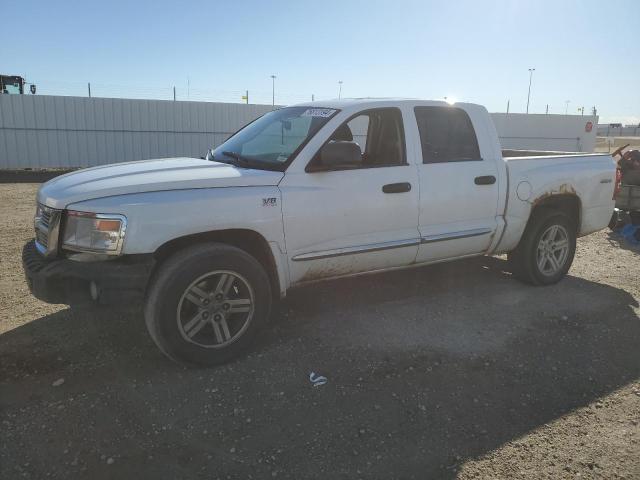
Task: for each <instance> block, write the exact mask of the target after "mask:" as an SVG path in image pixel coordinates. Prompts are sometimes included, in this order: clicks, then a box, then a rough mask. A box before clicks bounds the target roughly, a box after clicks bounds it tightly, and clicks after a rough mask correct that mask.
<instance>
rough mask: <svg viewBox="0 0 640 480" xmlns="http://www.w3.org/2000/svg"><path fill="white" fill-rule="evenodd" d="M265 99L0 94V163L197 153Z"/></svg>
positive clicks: (63, 164)
mask: <svg viewBox="0 0 640 480" xmlns="http://www.w3.org/2000/svg"><path fill="white" fill-rule="evenodd" d="M271 109H272V107H271V106H270V105H243V104H233V103H208V102H174V101H164V100H130V99H113V98H82V97H57V96H47V95H0V168H5V169H6V168H46V167H56V168H72V167H88V166H94V165H103V164H107V163H114V162H125V161H131V160H141V159H148V158H161V157H174V156H191V157H199V156H202V155H204V154H205V153H206V151H207V148H209V147H211V146H217V145H219V144H220V143H222V142H223V141H224V140H225V139H226V138H227V137H228V136H229V135H230V134H232V133H233V132H235V131H236V130H238V129H239V128H240V127H242V126H243V125H245V124H247V123H248V122H250V121H251V120H253V119H255V118H256V117H258V116H260V115H262V114H263V113H266V112H268V111H270V110H271Z"/></svg>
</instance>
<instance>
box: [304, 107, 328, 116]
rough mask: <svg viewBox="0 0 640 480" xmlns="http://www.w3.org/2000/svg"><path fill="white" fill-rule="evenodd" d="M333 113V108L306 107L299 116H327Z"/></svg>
mask: <svg viewBox="0 0 640 480" xmlns="http://www.w3.org/2000/svg"><path fill="white" fill-rule="evenodd" d="M334 113H335V110H334V109H333V108H307V109H306V110H305V111H304V112H303V113H302V115H300V116H301V117H321V118H329V117H330V116H331V115H333V114H334Z"/></svg>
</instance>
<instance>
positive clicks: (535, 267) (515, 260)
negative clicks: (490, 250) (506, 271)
mask: <svg viewBox="0 0 640 480" xmlns="http://www.w3.org/2000/svg"><path fill="white" fill-rule="evenodd" d="M552 227H556V232H558V233H556V236H555V237H554V240H551V239H550V237H549V235H552V234H553V231H554V230H551V229H552ZM576 230H577V229H576V225H575V223H574V222H573V221H572V220H571V219H570V218H569V217H568V216H567V215H565V214H564V213H562V212H558V211H557V210H547V209H545V210H541V211H539V212H536V213H535V216H534V217H533V218H532V219H531V221H530V222H529V224H528V225H527V227H526V228H525V231H524V233H523V235H522V239H521V240H520V243H519V244H518V247H517V248H516V249H515V250H514V251H513V252H510V253H509V255H508V258H509V263H510V264H511V270H512V272H513V275H514V276H515V277H516V278H518V279H519V280H521V281H523V282H525V283H529V284H531V285H552V284H554V283H557V282H559V281H560V280H561V279H562V278H563V277H564V276H565V275H566V274H567V272H568V271H569V268H571V264H572V263H573V257H574V255H575V253H576ZM543 236H544V238H543ZM562 236H565V237H566V243H567V248H566V251H564V250H563V251H561V249H560V245H561V244H562V243H561V239H562ZM541 242H542V243H541ZM539 247H540V248H541V249H542V251H541V252H539ZM554 248H558V250H553V249H554ZM539 255H540V256H539ZM549 255H553V258H554V259H555V263H554V262H552V259H551V258H550V257H549ZM543 257H546V259H544V258H543ZM539 260H540V261H542V262H543V265H542V267H541V266H540V264H539Z"/></svg>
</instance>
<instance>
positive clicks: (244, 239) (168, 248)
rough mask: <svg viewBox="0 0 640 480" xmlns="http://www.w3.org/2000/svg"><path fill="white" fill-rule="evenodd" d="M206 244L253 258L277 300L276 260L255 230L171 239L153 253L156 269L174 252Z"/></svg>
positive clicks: (279, 287) (279, 291)
mask: <svg viewBox="0 0 640 480" xmlns="http://www.w3.org/2000/svg"><path fill="white" fill-rule="evenodd" d="M207 242H217V243H223V244H225V245H229V246H232V247H236V248H239V249H240V250H243V251H245V252H246V253H248V254H249V255H251V256H252V257H254V258H255V259H256V260H257V261H258V262H259V263H260V264H261V265H262V266H263V268H264V269H265V271H266V272H267V275H268V277H269V281H270V283H271V291H272V293H273V296H274V298H279V297H280V296H281V295H282V293H283V288H282V280H283V279H282V278H281V274H280V273H279V271H280V270H279V269H278V263H277V260H276V258H275V256H274V254H273V251H272V249H271V246H270V245H269V242H268V241H267V239H266V238H265V237H264V236H262V235H261V234H260V233H258V232H256V231H255V230H250V229H239V228H234V229H226V230H214V231H209V232H202V233H195V234H191V235H185V236H182V237H177V238H174V239H171V240H169V241H167V242H165V243H164V244H162V245H161V246H160V247H158V248H157V249H156V251H155V252H154V253H153V257H154V260H155V262H156V268H157V266H159V265H161V264H162V263H163V262H164V260H166V259H167V258H169V257H170V256H171V255H173V254H175V253H176V252H179V251H180V250H184V249H185V248H188V247H191V246H193V245H197V244H201V243H207ZM152 274H153V273H152Z"/></svg>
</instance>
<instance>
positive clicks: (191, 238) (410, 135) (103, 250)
mask: <svg viewBox="0 0 640 480" xmlns="http://www.w3.org/2000/svg"><path fill="white" fill-rule="evenodd" d="M527 153H528V154H530V153H532V152H527ZM533 153H535V152H533ZM614 180H615V165H614V162H613V160H612V159H611V157H610V156H609V155H593V154H584V155H574V154H560V155H558V154H555V155H552V156H549V155H547V156H544V155H529V156H520V157H514V158H503V155H502V151H501V148H500V143H499V141H498V137H497V135H496V130H495V128H494V125H493V123H492V121H491V118H490V116H489V114H488V113H487V111H486V109H485V108H484V107H482V106H478V105H473V104H467V103H457V104H454V105H449V104H447V103H444V102H438V101H420V100H397V99H381V100H378V99H356V100H341V101H331V102H321V103H318V102H315V103H308V104H302V105H297V106H292V107H286V108H281V109H278V110H274V111H272V112H270V113H267V114H266V115H264V116H262V117H260V118H258V119H257V120H255V121H253V122H252V123H250V124H249V125H247V126H245V127H244V128H242V129H241V130H240V131H238V132H237V133H236V134H234V135H233V136H231V137H230V138H229V139H228V140H227V141H225V142H224V143H223V144H222V145H220V146H219V147H217V148H215V149H213V150H210V151H209V152H208V153H207V155H206V158H202V159H196V158H173V159H160V160H145V161H140V162H131V163H119V164H114V165H108V166H101V167H96V168H89V169H86V170H80V171H77V172H74V173H70V174H67V175H63V176H60V177H57V178H55V179H53V180H51V181H49V182H47V183H45V184H44V185H42V187H41V188H40V190H39V192H38V195H37V212H36V217H35V231H36V236H35V241H32V242H30V243H28V244H27V245H25V248H24V250H23V264H24V268H25V273H26V277H27V280H28V282H29V285H30V288H31V290H32V292H33V294H34V295H35V296H36V297H38V298H40V299H42V300H44V301H46V302H51V303H66V304H76V303H81V302H83V301H91V300H93V301H96V302H99V303H118V304H125V303H128V302H133V301H139V300H144V302H145V318H146V323H147V326H148V329H149V332H150V334H151V336H152V337H153V339H154V341H155V342H156V344H157V345H158V347H159V348H160V349H161V350H162V351H163V352H164V353H165V354H167V355H168V356H169V357H171V358H173V359H174V360H178V361H181V362H183V363H189V364H205V365H210V364H217V363H221V362H225V361H227V360H229V359H231V358H232V357H234V356H236V355H238V354H239V353H240V352H241V351H242V350H243V349H245V348H246V347H247V346H248V345H249V344H250V342H251V341H252V340H253V339H254V338H255V337H256V336H257V333H258V332H259V330H260V328H261V327H262V326H263V325H264V324H265V323H266V321H267V319H268V317H269V313H270V310H271V305H272V302H273V301H274V300H276V299H278V298H279V297H284V296H285V294H286V293H287V290H288V289H289V288H291V287H295V286H297V285H302V284H305V283H308V282H312V281H317V280H321V279H328V278H335V277H341V276H347V275H356V274H362V273H369V272H380V271H385V270H390V269H397V268H405V267H414V266H419V265H426V264H430V263H434V262H442V261H447V260H454V259H460V258H464V257H472V256H476V255H493V254H500V253H508V254H509V260H510V263H511V266H512V269H513V272H514V275H515V276H517V277H518V278H520V279H522V280H524V281H526V282H528V283H531V284H534V285H548V284H552V283H555V282H557V281H559V280H560V279H561V278H562V277H563V276H564V275H565V274H566V273H567V271H568V270H569V267H570V266H571V263H572V261H573V256H574V252H575V247H576V237H578V236H581V235H587V234H589V233H591V232H595V231H597V230H600V229H602V228H604V227H606V226H607V224H608V222H609V219H610V217H611V212H612V210H613V208H614V201H613V191H614ZM425 275H428V270H426V271H425Z"/></svg>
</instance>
